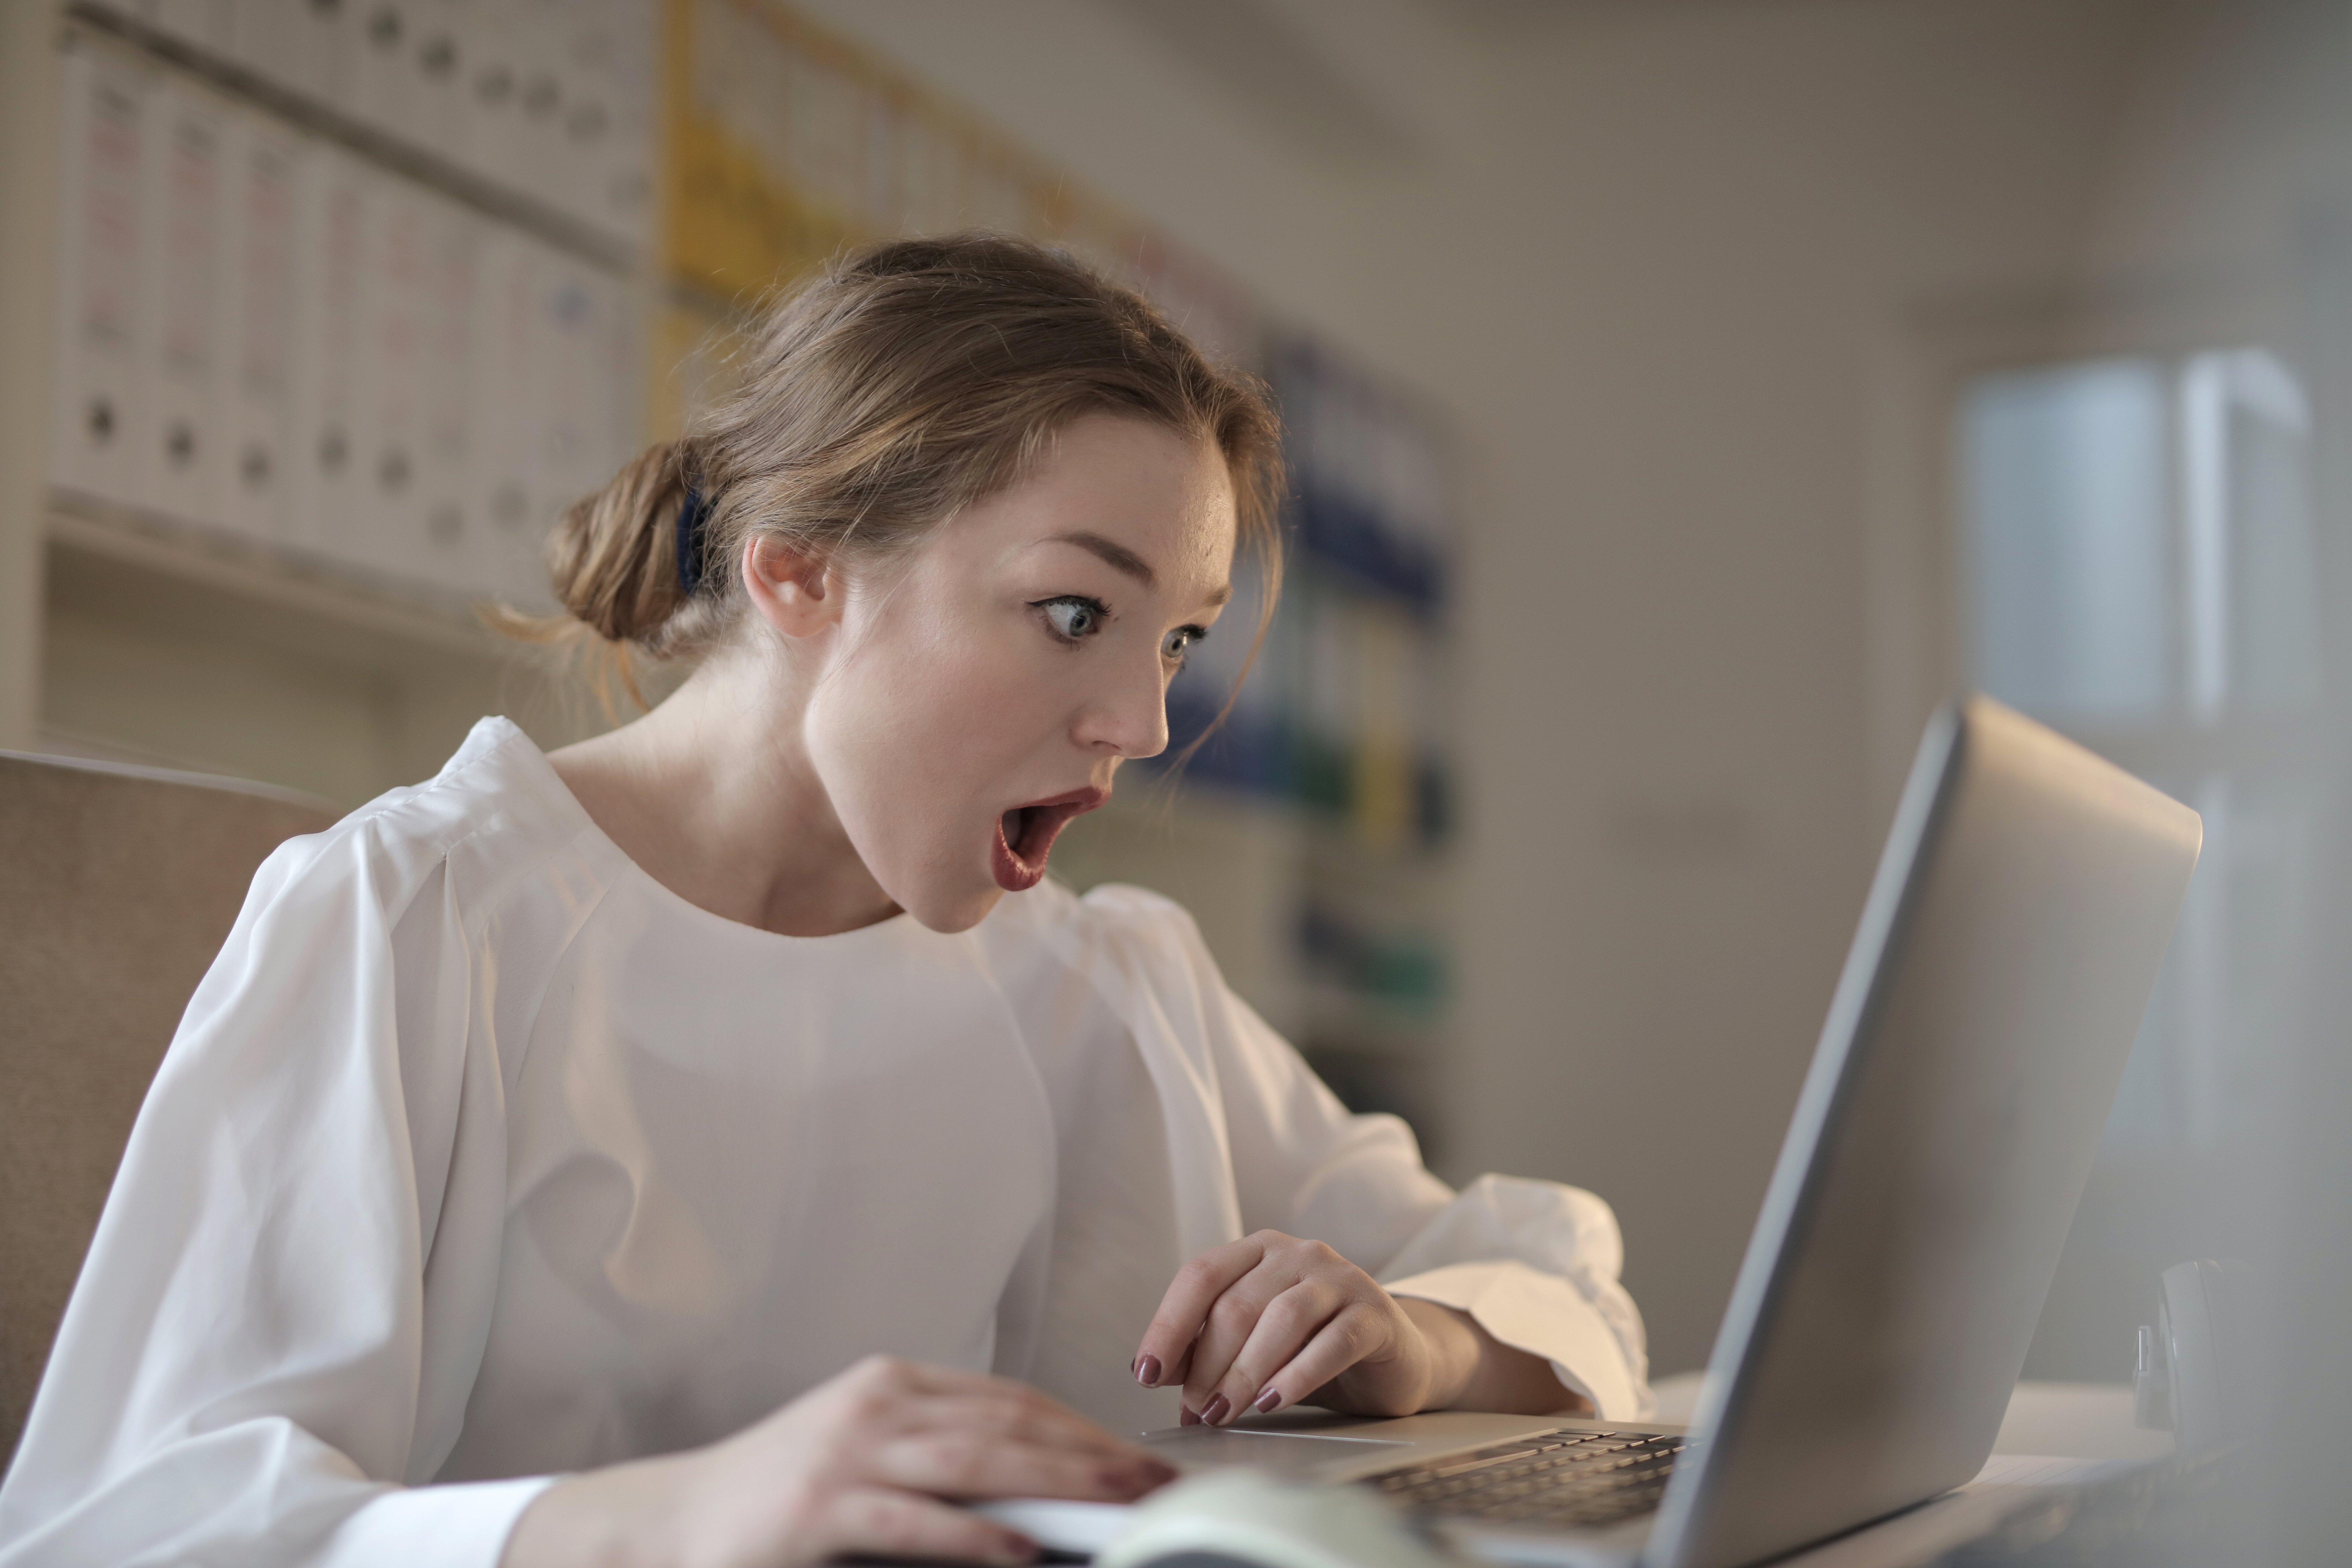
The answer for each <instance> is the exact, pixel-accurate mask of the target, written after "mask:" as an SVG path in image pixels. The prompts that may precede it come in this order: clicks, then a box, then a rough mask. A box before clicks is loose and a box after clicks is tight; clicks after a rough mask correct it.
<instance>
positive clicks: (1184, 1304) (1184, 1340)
mask: <svg viewBox="0 0 2352 1568" xmlns="http://www.w3.org/2000/svg"><path fill="white" fill-rule="evenodd" d="M1264 1261H1265V1243H1264V1242H1263V1241H1261V1240H1260V1239H1259V1238H1258V1237H1254V1236H1248V1237H1243V1238H1242V1239H1241V1240H1239V1241H1229V1242H1227V1243H1225V1245H1223V1247H1211V1248H1209V1250H1208V1251H1206V1252H1204V1253H1202V1254H1201V1256H1200V1257H1198V1258H1194V1259H1192V1262H1190V1263H1187V1264H1186V1265H1184V1267H1183V1268H1179V1269H1178V1270H1176V1278H1175V1279H1173V1280H1171V1281H1170V1283H1169V1286H1168V1291H1167V1294H1165V1295H1164V1296H1162V1297H1160V1310H1158V1311H1156V1312H1154V1313H1153V1314H1152V1315H1151V1325H1150V1327H1149V1328H1147V1329H1145V1330H1144V1331H1143V1342H1142V1343H1141V1344H1139V1346H1137V1347H1136V1352H1135V1376H1136V1381H1137V1382H1139V1383H1140V1384H1143V1385H1144V1386H1145V1387H1146V1388H1164V1387H1166V1386H1167V1385H1169V1384H1175V1383H1182V1382H1183V1381H1184V1380H1185V1376H1186V1371H1187V1367H1188V1365H1189V1361H1190V1356H1191V1354H1192V1341H1193V1339H1194V1337H1195V1336H1197V1335H1198V1334H1199V1333H1200V1331H1201V1325H1202V1324H1203V1323H1205V1322H1207V1321H1208V1319H1209V1309H1210V1307H1211V1306H1213V1304H1214V1303H1215V1302H1216V1300H1217V1298H1218V1297H1220V1296H1222V1295H1223V1294H1224V1293H1225V1291H1226V1290H1227V1289H1229V1288H1231V1286H1232V1285H1233V1283H1234V1281H1235V1280H1237V1279H1241V1278H1242V1277H1243V1276H1244V1275H1245V1274H1247V1273H1248V1272H1249V1271H1250V1270H1251V1269H1253V1268H1256V1267H1257V1266H1258V1265H1259V1264H1260V1263H1262V1262H1264Z"/></svg>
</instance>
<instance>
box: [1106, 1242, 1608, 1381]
mask: <svg viewBox="0 0 2352 1568" xmlns="http://www.w3.org/2000/svg"><path fill="white" fill-rule="evenodd" d="M1482 1341H1486V1336H1485V1335H1484V1334H1482V1333H1480V1332H1479V1331H1477V1330H1476V1329H1475V1327H1473V1326H1472V1325H1471V1323H1470V1321H1469V1320H1468V1319H1467V1318H1465V1317H1464V1316H1463V1315H1462V1314H1460V1313H1457V1312H1454V1311H1453V1310H1450V1309H1448V1308H1444V1307H1440V1306H1437V1305H1435V1304H1434V1303H1432V1302H1427V1301H1418V1300H1411V1299H1406V1300H1398V1299H1397V1298H1396V1297H1394V1296H1391V1295H1390V1294H1389V1293H1388V1292H1387V1291H1386V1290H1383V1289H1381V1288H1380V1286H1379V1285H1378V1284H1376V1283H1374V1281H1373V1279H1372V1278H1371V1276H1370V1275H1369V1274H1366V1273H1365V1272H1364V1271H1363V1270H1362V1269H1360V1268H1357V1267H1356V1266H1355V1265H1354V1264H1352V1263H1350V1262H1349V1261H1348V1260H1347V1259H1346V1258H1342V1257H1340V1256H1339V1254H1338V1253H1337V1252H1334V1251H1333V1250H1332V1249H1331V1248H1330V1247H1326V1246H1325V1245H1324V1244H1323V1243H1321V1242H1319V1241H1301V1240H1299V1239H1298V1238H1297V1237H1290V1236H1285V1235H1283V1234H1282V1233H1281V1232H1280V1231H1275V1230H1262V1231H1259V1232H1258V1233H1256V1234H1255V1236H1249V1237H1244V1238H1243V1239H1242V1240H1240V1241H1235V1242H1229V1243H1227V1244H1226V1245H1225V1246H1223V1247H1214V1248H1212V1249H1211V1250H1209V1251H1207V1252H1204V1253H1202V1255H1201V1256H1200V1257H1198V1258H1194V1259H1192V1262H1190V1263H1188V1264H1186V1265H1185V1266H1184V1267H1183V1268H1181V1269H1180V1270H1179V1271H1178V1272H1177V1275H1176V1280H1175V1283H1174V1284H1172V1285H1171V1286H1169V1287H1168V1294H1167V1295H1166V1296H1165V1297H1164V1298H1162V1300H1160V1310H1159V1312H1158V1313H1157V1314H1155V1315H1154V1316H1153V1318H1152V1320H1151V1327H1150V1329H1149V1330H1147V1331H1145V1332H1144V1336H1143V1343H1142V1346H1141V1348H1140V1350H1139V1352H1138V1354H1137V1356H1136V1358H1135V1375H1136V1380H1137V1381H1138V1382H1139V1383H1141V1384H1144V1385H1145V1386H1147V1387H1153V1388H1157V1387H1164V1386H1166V1385H1167V1384H1174V1383H1181V1384H1183V1385H1184V1420H1185V1424H1186V1425H1187V1426H1190V1425H1192V1424H1193V1423H1195V1422H1196V1421H1205V1422H1207V1423H1209V1424H1210V1425H1211V1426H1223V1425H1225V1424H1226V1423H1227V1422H1230V1421H1232V1420H1233V1419H1234V1417H1235V1416H1238V1415H1242V1414H1244V1412H1246V1411H1249V1410H1252V1409H1255V1410H1259V1411H1273V1410H1279V1409H1281V1408H1282V1407H1284V1406H1285V1405H1297V1404H1299V1403H1301V1402H1302V1401H1305V1402H1308V1403H1312V1404H1316V1405H1326V1406H1328V1407H1329V1408H1331V1409H1333V1410H1344V1411H1347V1412H1349V1414H1351V1415H1412V1413H1413V1412H1414V1411H1417V1410H1429V1409H1434V1408H1438V1407H1441V1406H1444V1405H1451V1404H1453V1403H1454V1402H1455V1400H1456V1399H1457V1398H1458V1397H1459V1396H1460V1395H1461V1394H1462V1393H1463V1391H1464V1390H1465V1388H1466V1387H1468V1386H1469V1385H1470V1384H1471V1382H1472V1380H1473V1379H1474V1378H1475V1376H1476V1375H1477V1373H1478V1372H1479V1370H1480V1362H1481V1360H1482V1350H1483V1348H1484V1347H1483V1346H1482V1343H1481V1342H1482ZM1486 1343H1487V1344H1491V1343H1492V1342H1491V1341H1486ZM1497 1348H1500V1347H1497ZM1510 1353H1512V1354H1514V1355H1517V1356H1519V1357H1520V1358H1521V1359H1522V1360H1525V1361H1528V1362H1532V1363H1534V1364H1535V1365H1536V1366H1538V1367H1542V1368H1544V1370H1543V1372H1542V1376H1543V1379H1544V1381H1545V1382H1547V1383H1549V1384H1550V1385H1551V1388H1552V1391H1553V1392H1554V1393H1555V1394H1559V1398H1560V1401H1561V1402H1562V1403H1566V1402H1568V1401H1569V1400H1570V1398H1571V1397H1572V1396H1570V1395H1569V1394H1567V1392H1566V1391H1565V1390H1563V1389H1561V1388H1560V1386H1559V1383H1558V1382H1557V1381H1556V1380H1554V1379H1553V1378H1552V1376H1551V1373H1550V1371H1549V1368H1548V1367H1546V1366H1545V1363H1542V1362H1540V1361H1537V1360H1536V1358H1534V1357H1530V1356H1526V1355H1525V1354H1524V1352H1510Z"/></svg>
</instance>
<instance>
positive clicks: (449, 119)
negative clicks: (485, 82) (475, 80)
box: [409, 0, 477, 166]
mask: <svg viewBox="0 0 2352 1568" xmlns="http://www.w3.org/2000/svg"><path fill="white" fill-rule="evenodd" d="M476 9H477V4H476V0H413V4H412V5H411V6H410V12H409V16H410V21H411V24H412V25H413V26H415V30H416V36H415V41H414V44H413V46H412V47H411V48H410V50H409V59H410V62H411V64H412V65H413V66H414V67H415V81H414V82H413V83H412V84H411V89H410V109H411V111H412V112H413V114H414V115H415V121H414V123H415V134H416V136H417V139H418V140H419V141H420V142H422V144H423V145H425V146H426V147H429V148H431V149H432V150H433V151H434V152H436V153H439V154H440V155H441V156H442V157H444V158H446V159H448V160H449V161H450V162H452V163H457V164H460V165H461V166H462V165H464V164H466V163H467V160H468V158H469V156H470V154H471V153H472V150H473V147H472V143H473V136H472V120H473V94H472V93H470V92H469V91H467V68H468V65H469V64H470V56H471V52H472V45H473V32H474V13H475V11H476Z"/></svg>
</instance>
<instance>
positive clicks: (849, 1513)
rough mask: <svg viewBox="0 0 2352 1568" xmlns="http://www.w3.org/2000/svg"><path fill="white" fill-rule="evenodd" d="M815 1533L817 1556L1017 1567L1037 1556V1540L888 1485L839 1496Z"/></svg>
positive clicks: (853, 1490) (819, 1522)
mask: <svg viewBox="0 0 2352 1568" xmlns="http://www.w3.org/2000/svg"><path fill="white" fill-rule="evenodd" d="M815 1533H816V1535H817V1538H818V1539H817V1540H816V1541H815V1542H812V1543H811V1544H812V1545H814V1547H815V1548H816V1550H815V1551H814V1552H812V1553H811V1556H812V1557H814V1558H818V1559H823V1558H830V1557H845V1556H850V1555H853V1554H856V1555H862V1556H874V1557H939V1558H946V1559H949V1560H951V1561H954V1562H962V1563H996V1564H1000V1565H1002V1568H1013V1565H1014V1564H1017V1563H1034V1562H1035V1561H1036V1558H1037V1545H1036V1542H1033V1541H1031V1540H1030V1539H1029V1538H1028V1537H1027V1536H1025V1535H1023V1534H1021V1533H1020V1532H1019V1531H1013V1530H1007V1529H1005V1528H1004V1526H1003V1525H1001V1524H998V1523H997V1522H995V1521H993V1520H988V1519H982V1517H981V1516H980V1515H978V1514H976V1513H968V1512H966V1511H965V1510H962V1509H960V1508H950V1507H949V1506H948V1505H947V1504H946V1503H943V1502H938V1501H934V1500H932V1499H930V1498H927V1497H917V1496H916V1495H915V1494H914V1493H912V1492H904V1491H894V1490H891V1489H888V1488H887V1487H853V1488H851V1489H848V1490H846V1491H844V1492H841V1493H838V1494H836V1495H835V1497H834V1499H833V1500H832V1501H831V1503H830V1504H829V1505H828V1506H827V1507H826V1509H825V1510H824V1513H823V1514H821V1515H820V1516H819V1518H818V1521H817V1528H816V1531H815Z"/></svg>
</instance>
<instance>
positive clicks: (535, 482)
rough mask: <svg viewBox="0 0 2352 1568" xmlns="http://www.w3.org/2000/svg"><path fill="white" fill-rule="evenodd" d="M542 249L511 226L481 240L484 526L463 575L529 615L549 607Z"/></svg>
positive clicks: (478, 402)
mask: <svg viewBox="0 0 2352 1568" xmlns="http://www.w3.org/2000/svg"><path fill="white" fill-rule="evenodd" d="M542 270H543V268H542V267H541V247H540V246H539V245H538V243H537V242H536V241H534V240H532V239H530V237H527V236H525V235H523V234H520V233H519V232H517V231H515V230H513V229H507V228H492V229H490V230H489V231H488V233H486V234H485V235H484V237H483V249H482V275H481V307H482V332H481V341H480V344H479V352H478V353H476V354H475V356H474V387H475V392H474V408H475V428H476V432H477V437H478V438H477V441H476V446H475V450H476V461H475V468H474V482H475V496H476V505H477V510H478V513H479V515H480V517H481V519H482V521H483V524H484V526H483V527H482V528H480V529H479V530H478V531H477V532H476V534H475V536H474V538H473V540H472V541H471V543H472V546H473V548H472V551H471V552H470V555H471V559H470V563H469V577H470V580H471V581H472V582H473V583H474V584H475V585H476V588H477V590H478V591H479V592H482V593H486V594H490V595H497V596H499V597H500V598H503V599H505V600H506V601H507V602H508V603H509V604H513V605H519V606H524V607H528V608H532V609H541V608H545V607H547V605H548V602H549V594H548V588H547V573H546V570H545V568H544V567H543V566H542V565H541V562H540V555H539V546H540V542H541V518H542V514H543V507H542V502H541V493H540V489H539V479H540V474H539V464H538V452H539V424H540V421H539V418H538V413H539V407H538V398H539V395H540V385H541V381H542V380H543V379H544V375H543V374H542V372H541V368H540V362H541V358H542V357H543V356H544V354H545V352H546V350H545V344H544V334H543V333H542V332H541V331H540V321H539V312H540V289H541V272H542Z"/></svg>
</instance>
